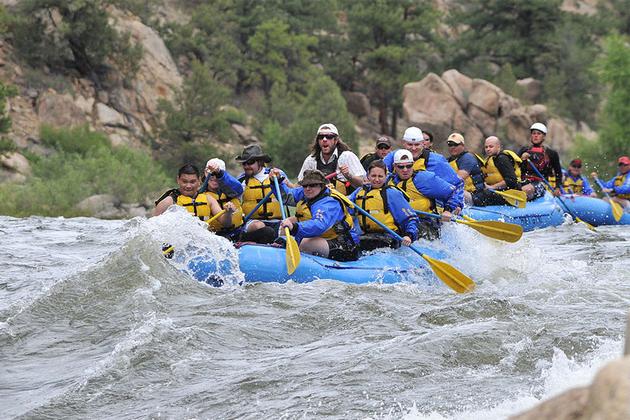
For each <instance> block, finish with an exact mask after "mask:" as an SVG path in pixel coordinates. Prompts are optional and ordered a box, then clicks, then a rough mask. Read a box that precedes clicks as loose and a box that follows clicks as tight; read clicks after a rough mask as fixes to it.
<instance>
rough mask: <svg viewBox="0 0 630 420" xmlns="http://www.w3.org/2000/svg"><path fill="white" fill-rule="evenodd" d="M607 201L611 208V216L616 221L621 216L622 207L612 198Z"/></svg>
mask: <svg viewBox="0 0 630 420" xmlns="http://www.w3.org/2000/svg"><path fill="white" fill-rule="evenodd" d="M608 202H609V203H610V207H611V208H612V214H613V218H614V219H615V222H618V221H619V220H621V216H623V209H622V208H621V204H619V203H617V202H616V201H612V200H609V201H608Z"/></svg>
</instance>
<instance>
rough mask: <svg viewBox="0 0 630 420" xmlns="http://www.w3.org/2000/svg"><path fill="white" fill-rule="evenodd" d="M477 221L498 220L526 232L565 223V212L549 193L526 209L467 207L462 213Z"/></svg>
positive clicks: (529, 202)
mask: <svg viewBox="0 0 630 420" xmlns="http://www.w3.org/2000/svg"><path fill="white" fill-rule="evenodd" d="M462 213H463V214H464V215H466V216H469V217H472V218H473V219H475V220H498V221H500V222H506V223H515V224H517V225H521V226H523V230H524V231H525V232H529V231H532V230H534V229H542V228H546V227H550V226H559V225H561V224H562V223H563V222H564V211H563V210H562V208H561V207H560V205H559V203H558V202H557V201H556V199H555V198H554V197H553V196H552V195H551V194H549V193H546V194H545V196H544V197H541V198H538V199H536V200H534V201H528V202H527V205H526V206H525V208H522V209H519V208H517V207H512V206H486V207H474V206H473V207H467V208H465V209H464V211H463V212H462Z"/></svg>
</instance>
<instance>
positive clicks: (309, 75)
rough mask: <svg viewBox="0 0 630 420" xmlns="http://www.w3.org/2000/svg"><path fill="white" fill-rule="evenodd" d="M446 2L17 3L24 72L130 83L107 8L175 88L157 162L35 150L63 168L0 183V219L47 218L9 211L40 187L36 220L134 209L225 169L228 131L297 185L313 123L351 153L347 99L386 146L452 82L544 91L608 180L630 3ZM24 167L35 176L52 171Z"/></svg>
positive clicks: (624, 75)
mask: <svg viewBox="0 0 630 420" xmlns="http://www.w3.org/2000/svg"><path fill="white" fill-rule="evenodd" d="M448 4H449V7H448V8H444V7H443V4H442V3H438V2H432V1H419V0H369V1H368V0H318V1H314V2H313V1H306V0H291V1H286V0H267V1H253V0H214V1H212V2H205V1H195V0H178V1H175V0H170V1H160V0H155V1H143V0H130V1H123V0H93V1H85V0H66V1H61V0H23V1H20V2H18V4H17V6H15V7H14V8H12V9H10V10H8V9H4V8H2V9H0V34H1V36H2V39H3V42H7V43H9V44H10V45H12V47H13V52H14V55H15V59H16V60H18V61H19V62H20V63H23V64H24V65H25V66H28V67H29V68H32V69H44V74H45V75H46V79H45V80H50V81H54V80H67V79H71V78H85V79H88V80H90V81H91V82H92V83H94V85H95V86H97V87H99V88H102V89H103V90H107V88H108V86H110V85H111V83H112V79H122V80H123V83H127V82H126V81H128V80H129V79H132V78H134V77H135V75H136V74H137V72H138V71H139V65H138V63H139V60H140V58H141V57H142V54H143V50H142V47H140V46H139V45H138V44H136V43H135V42H134V40H133V39H132V38H130V36H129V34H127V33H122V32H120V31H116V30H115V29H114V28H113V27H112V25H111V19H110V18H111V13H112V10H115V9H118V10H120V9H124V10H126V11H127V12H130V13H133V14H134V15H136V16H138V17H140V18H141V19H142V21H143V23H144V24H146V25H148V26H150V27H152V28H154V29H155V30H157V31H158V33H159V34H160V36H161V37H162V39H163V40H164V41H165V43H166V45H167V47H168V49H169V51H170V53H171V55H172V56H173V59H174V60H175V62H176V63H177V66H178V69H179V71H180V73H181V74H182V75H183V76H184V81H183V84H182V86H181V89H180V90H179V91H178V92H177V93H176V94H175V95H174V96H173V97H172V98H171V99H162V100H161V101H160V105H159V113H160V117H159V118H157V119H156V120H155V121H154V123H155V127H154V130H152V131H150V132H145V133H143V134H142V136H141V137H142V142H143V143H144V144H145V145H146V147H147V149H150V150H151V154H152V158H153V159H152V160H151V159H148V160H146V161H145V160H143V159H140V160H138V159H139V155H135V154H134V153H136V152H134V151H132V150H130V149H128V148H126V147H124V146H118V147H112V146H110V145H109V144H108V145H104V144H101V143H102V142H100V140H99V141H97V143H98V144H99V146H94V147H93V148H86V149H85V150H80V151H79V150H68V146H67V145H64V143H63V142H61V141H57V140H54V141H53V140H46V142H48V143H46V144H45V146H46V147H48V150H49V152H50V153H52V155H53V156H54V157H53V158H52V159H56V160H57V161H58V163H60V164H61V165H60V166H58V168H61V169H58V170H54V171H53V170H52V168H50V167H44V171H43V172H42V171H40V169H37V170H35V171H34V173H33V174H32V178H31V179H29V180H28V181H27V184H26V185H28V186H30V187H32V188H28V187H27V186H20V185H14V184H4V185H3V186H2V188H1V189H0V212H2V213H5V214H28V213H29V212H32V213H38V214H42V211H44V210H41V208H39V209H38V208H36V207H34V208H31V209H28V210H23V211H22V210H20V211H18V210H17V208H18V207H17V204H16V202H17V197H23V196H24V195H25V194H27V195H28V194H41V193H44V191H45V190H46V188H49V189H50V190H51V191H54V194H55V197H56V200H57V202H58V203H59V205H56V206H55V205H50V206H48V207H45V208H46V209H47V210H45V211H44V214H67V215H70V214H75V213H76V211H75V210H73V208H74V205H75V204H76V203H77V202H78V201H80V200H81V199H83V198H85V197H87V196H89V195H91V194H95V193H97V192H100V193H111V194H115V195H116V196H117V197H119V198H120V199H121V200H127V201H136V202H144V201H146V200H147V197H149V196H151V195H152V194H154V193H156V192H157V191H159V190H160V189H162V187H161V185H163V187H164V188H165V187H167V183H168V181H167V180H168V179H172V174H173V172H174V170H175V168H177V167H178V166H179V165H180V164H181V163H182V162H185V161H193V162H195V163H197V164H199V165H202V164H203V162H205V160H206V159H207V157H209V156H212V155H216V154H219V155H221V153H223V150H224V149H222V148H221V147H218V145H220V144H222V143H224V142H230V141H232V137H231V131H230V125H231V124H232V123H241V124H248V125H250V126H252V128H253V130H254V133H255V136H256V137H257V138H259V139H260V141H261V142H262V143H263V145H264V146H265V148H266V150H267V151H268V152H269V153H270V154H272V155H273V156H274V158H275V159H274V164H276V165H278V166H280V167H282V168H283V169H285V170H286V171H287V172H288V173H290V174H295V173H297V170H298V169H299V166H300V164H301V162H302V160H303V158H304V156H305V155H306V153H307V151H308V141H306V142H305V140H304V139H311V138H312V137H313V130H314V128H315V127H316V126H317V125H318V124H319V123H321V122H324V121H330V120H332V121H335V122H336V123H337V124H338V126H339V128H340V131H341V133H342V137H343V138H344V141H345V142H347V143H349V144H350V145H352V146H353V147H355V148H356V147H357V142H358V140H359V138H358V135H357V132H356V131H355V125H356V123H357V121H356V117H354V116H353V115H351V114H350V113H349V112H348V110H347V106H346V100H345V99H344V96H343V94H342V92H361V93H364V94H365V95H367V97H368V98H369V101H370V104H371V105H372V107H374V109H376V110H377V111H378V115H377V121H376V122H377V126H376V127H375V130H376V131H378V132H380V133H384V134H385V133H386V134H390V135H394V136H396V135H397V134H398V133H399V132H400V131H401V129H403V128H404V127H399V126H398V124H399V121H400V118H401V113H402V88H403V86H404V85H405V84H406V83H409V82H412V81H417V80H420V79H421V78H422V77H424V76H425V75H427V74H428V73H429V72H435V73H438V74H439V73H441V72H443V71H444V70H446V69H450V68H455V69H458V70H459V71H461V72H462V73H465V74H466V75H468V76H470V77H474V78H483V79H487V80H489V81H491V82H492V83H494V84H496V85H497V86H499V87H501V88H502V89H503V90H504V91H505V92H507V93H510V94H511V95H513V96H516V97H519V96H521V97H522V94H523V92H521V90H520V87H519V85H518V84H517V83H516V81H517V80H518V79H523V78H528V77H531V78H534V79H536V80H539V81H540V83H541V93H540V98H539V99H538V101H539V102H542V103H546V104H547V106H548V107H549V108H550V110H551V111H552V112H553V113H554V114H556V115H559V116H561V117H564V118H567V119H569V120H571V121H573V123H574V124H576V125H577V124H579V123H586V124H588V125H589V126H590V127H592V128H594V129H596V131H597V132H598V134H599V140H598V141H587V140H585V139H577V142H576V149H575V150H574V154H575V155H576V156H581V157H582V158H583V159H586V160H588V161H589V162H590V164H591V167H599V169H600V171H601V172H608V173H611V172H612V171H613V170H614V167H613V166H612V165H611V162H612V161H613V160H614V158H615V157H616V156H619V155H621V154H627V153H628V146H627V143H628V140H627V139H628V135H627V134H629V133H628V131H629V130H630V128H628V127H627V124H626V118H627V117H626V116H627V115H628V113H627V112H626V111H628V110H629V109H628V108H629V107H630V80H629V79H630V66H629V65H628V64H630V63H629V61H630V48H629V46H628V40H627V35H628V33H629V32H630V12H628V11H629V10H630V7H629V6H630V1H628V0H611V1H607V2H602V4H601V5H600V6H599V7H598V9H597V10H596V11H595V13H593V14H577V13H572V12H568V11H566V10H564V8H563V4H562V1H560V0H531V1H523V0H506V1H490V0H466V1H463V0H461V1H453V2H448ZM169 10H177V11H178V12H177V13H178V16H177V18H173V17H172V16H171V15H169V13H168V12H167V11H169ZM165 11H166V12H165ZM41 80H44V79H41ZM51 83H52V82H51ZM18 88H22V89H25V87H18ZM15 94H16V89H15V87H13V86H10V85H9V84H7V83H4V84H2V85H0V105H1V106H4V104H5V103H6V100H7V98H9V97H10V96H12V95H15ZM522 99H523V100H524V101H526V99H525V98H522ZM3 115H4V113H3ZM9 129H10V120H8V119H7V118H6V117H5V119H4V120H0V130H2V131H4V132H6V131H8V130H9ZM47 130H48V131H46V132H45V133H44V132H42V135H41V137H42V139H53V138H65V137H68V136H69V137H73V136H75V137H76V138H81V139H85V141H88V140H87V139H88V138H90V139H91V138H92V137H93V135H88V134H89V133H86V132H82V131H80V130H81V129H80V128H67V129H61V131H57V132H54V131H51V129H47ZM69 130H79V131H69ZM94 136H96V137H98V135H96V134H95V135H94ZM96 137H95V138H96ZM90 141H92V140H90ZM15 148H16V146H15V145H14V144H12V143H11V142H10V141H9V140H7V139H6V138H5V139H3V140H0V153H2V152H10V151H12V150H15ZM25 155H26V156H27V158H29V161H30V162H31V164H32V165H34V167H36V168H41V167H42V164H43V163H44V162H48V161H49V160H48V159H50V158H48V159H42V158H41V156H38V155H37V153H33V152H28V151H27V152H26V153H25ZM144 156H146V154H145V155H144ZM572 157H573V156H572ZM95 167H99V168H105V172H109V173H116V172H118V173H119V174H120V173H122V174H125V173H128V174H129V179H130V180H131V179H133V178H134V177H133V176H131V174H132V173H134V172H133V171H134V170H141V171H143V172H144V174H143V175H142V177H140V178H138V177H137V175H136V176H135V177H136V181H137V182H139V183H141V184H142V187H141V188H136V187H133V186H132V185H131V183H128V182H123V183H120V182H116V180H112V181H111V182H97V179H103V173H100V174H99V173H98V171H96V172H95ZM69 173H71V174H72V175H71V178H75V179H83V180H89V182H88V183H87V184H86V185H88V186H87V187H83V186H82V187H81V188H77V190H78V191H69V189H68V188H61V186H64V185H67V183H68V176H69V175H68V174H69ZM165 174H168V176H167V175H165ZM145 176H146V177H145ZM105 179H106V178H105ZM29 191H33V192H29ZM11 197H14V198H11ZM37 201H38V200H36V199H35V200H33V202H34V203H36V202H37Z"/></svg>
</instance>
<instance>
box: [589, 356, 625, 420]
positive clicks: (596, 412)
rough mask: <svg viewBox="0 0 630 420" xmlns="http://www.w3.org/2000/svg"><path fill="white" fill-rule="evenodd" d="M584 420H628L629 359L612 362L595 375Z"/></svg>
mask: <svg viewBox="0 0 630 420" xmlns="http://www.w3.org/2000/svg"><path fill="white" fill-rule="evenodd" d="M584 418H585V419H589V420H627V419H630V357H628V356H626V357H624V358H622V359H619V360H614V361H612V362H610V363H609V364H607V365H606V366H604V367H603V368H602V369H601V370H600V371H599V372H598V373H597V375H596V376H595V379H594V380H593V383H592V384H591V387H590V395H589V399H588V404H587V407H586V411H585V412H584Z"/></svg>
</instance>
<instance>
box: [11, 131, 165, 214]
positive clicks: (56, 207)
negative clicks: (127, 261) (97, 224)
mask: <svg viewBox="0 0 630 420" xmlns="http://www.w3.org/2000/svg"><path fill="white" fill-rule="evenodd" d="M42 138H45V139H46V144H49V145H51V146H53V147H55V149H56V150H58V152H57V153H56V154H54V155H52V156H50V157H48V158H46V159H39V158H38V159H32V160H31V164H32V168H33V176H32V177H31V178H30V179H29V180H28V181H27V183H26V184H24V185H18V184H3V185H0V213H2V214H8V215H12V216H18V217H21V216H28V215H33V214H37V215H42V216H59V215H62V216H67V217H70V216H79V215H81V213H80V212H78V211H77V210H76V208H75V206H76V204H78V203H79V202H80V201H81V200H83V199H85V198H87V197H89V196H91V195H94V194H112V195H114V196H115V197H117V198H118V199H120V200H121V201H123V202H127V203H133V202H144V201H145V200H147V199H149V198H150V199H154V198H157V196H158V195H159V193H160V192H161V191H163V190H165V189H167V188H168V187H169V186H170V185H171V184H172V177H168V176H167V175H166V174H165V173H164V171H163V169H162V168H161V167H160V165H158V164H157V163H156V162H154V161H153V160H152V159H151V157H150V156H149V154H148V153H146V152H143V151H139V150H132V149H129V148H127V147H111V146H110V145H109V143H108V142H107V138H106V137H105V136H104V135H103V134H102V133H91V132H89V131H88V130H87V129H85V128H75V129H70V130H66V129H51V128H44V129H42ZM80 141H83V142H85V145H81V144H80V143H79V142H80Z"/></svg>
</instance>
